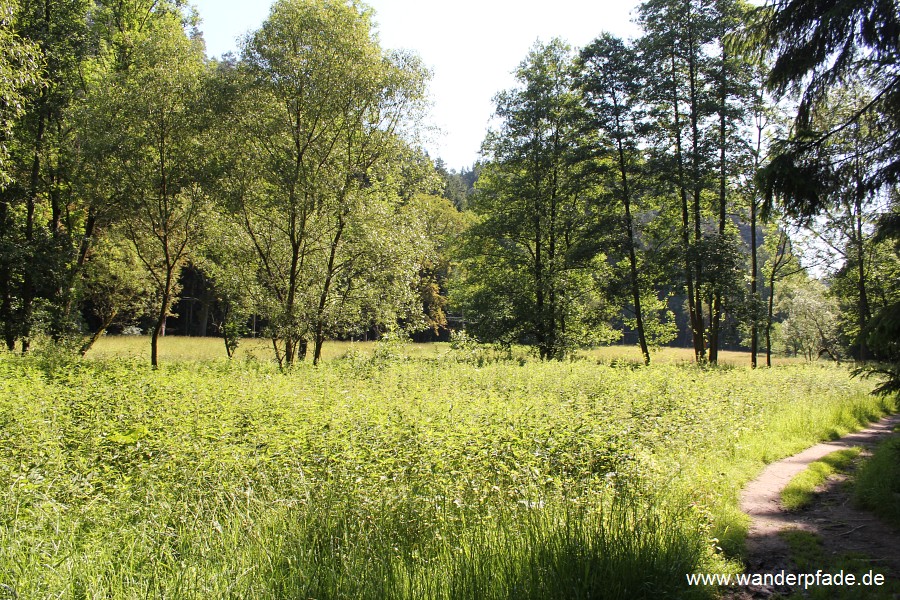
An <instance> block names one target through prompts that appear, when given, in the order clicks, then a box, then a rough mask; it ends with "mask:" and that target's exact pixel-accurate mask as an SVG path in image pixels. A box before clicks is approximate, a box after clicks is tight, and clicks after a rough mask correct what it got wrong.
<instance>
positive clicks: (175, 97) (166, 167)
mask: <svg viewBox="0 0 900 600" xmlns="http://www.w3.org/2000/svg"><path fill="white" fill-rule="evenodd" d="M130 40H131V43H130V45H129V50H128V51H129V61H128V63H127V67H126V68H121V69H111V70H108V71H107V72H105V73H104V74H103V75H102V78H101V81H100V82H99V85H98V87H97V89H96V92H95V94H94V95H93V97H92V100H93V105H92V111H91V117H92V119H93V120H94V123H95V126H96V125H98V124H100V125H102V131H104V132H107V133H110V134H111V135H112V136H113V139H114V142H115V146H116V150H115V152H113V153H111V154H110V155H109V156H108V157H107V158H106V164H105V165H104V169H103V173H104V174H105V176H106V177H107V178H109V179H112V178H121V181H120V182H119V183H118V186H119V189H118V190H117V191H118V196H119V197H120V198H121V205H120V209H121V219H122V223H123V231H124V233H125V235H126V236H127V238H128V239H129V240H130V241H131V243H132V244H133V246H134V248H135V250H136V252H137V256H138V258H139V259H140V261H141V263H142V264H143V266H144V268H145V269H146V270H147V273H148V274H149V275H150V277H151V278H152V279H153V281H154V283H155V287H156V290H155V291H156V309H155V315H154V317H155V319H154V327H153V330H152V333H151V341H150V344H151V352H150V360H151V363H152V364H153V365H154V366H156V365H157V364H158V346H159V337H160V336H161V335H164V332H165V330H164V328H165V322H166V318H167V317H168V315H169V312H170V309H171V306H172V303H173V300H174V298H175V295H176V294H177V289H178V278H179V273H180V271H181V268H182V266H183V265H184V264H185V262H186V261H187V259H188V257H189V253H190V251H191V249H192V246H193V245H195V244H196V243H197V242H198V240H199V236H200V234H201V229H200V224H201V214H202V212H203V207H204V204H205V201H206V193H205V191H204V189H203V188H202V186H201V183H202V182H203V171H204V169H203V167H202V162H203V159H204V153H203V139H202V138H203V135H204V132H205V131H206V130H207V123H205V122H204V119H203V117H204V115H205V114H206V111H205V110H204V106H203V104H202V102H201V100H202V98H203V94H202V85H203V80H204V78H205V76H206V75H205V73H206V66H205V59H204V53H203V47H202V43H201V42H200V41H199V40H196V39H190V38H189V37H188V36H187V35H186V34H185V31H184V28H183V23H182V20H181V18H180V15H179V14H177V13H168V12H163V13H160V14H158V15H156V19H155V21H154V22H153V25H152V27H148V28H147V29H146V30H145V31H144V32H143V33H140V32H136V31H132V32H131V37H130ZM104 139H105V138H104ZM106 141H109V140H106ZM109 179H107V181H109Z"/></svg>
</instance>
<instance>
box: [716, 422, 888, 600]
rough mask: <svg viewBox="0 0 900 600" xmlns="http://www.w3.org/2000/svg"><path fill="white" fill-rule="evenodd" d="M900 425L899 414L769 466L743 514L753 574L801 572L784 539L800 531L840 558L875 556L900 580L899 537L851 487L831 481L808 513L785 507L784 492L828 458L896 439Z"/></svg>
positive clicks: (748, 593)
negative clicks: (860, 505)
mask: <svg viewBox="0 0 900 600" xmlns="http://www.w3.org/2000/svg"><path fill="white" fill-rule="evenodd" d="M898 425H900V414H896V415H892V416H889V417H887V418H885V419H882V420H881V421H879V422H878V423H875V424H873V425H871V426H870V427H868V428H866V429H863V430H862V431H858V432H856V433H852V434H850V435H847V436H845V437H843V438H841V439H840V440H837V441H833V442H824V443H821V444H817V445H815V446H813V447H811V448H808V449H806V450H804V451H803V452H801V453H799V454H795V455H794V456H791V457H788V458H785V459H783V460H780V461H777V462H774V463H772V464H770V465H769V466H768V467H766V469H765V470H764V471H763V472H762V473H761V474H760V476H759V477H757V478H756V479H755V480H753V481H752V482H750V484H748V485H747V487H745V488H744V491H743V492H742V494H741V503H740V506H741V510H742V511H744V512H745V513H747V514H748V515H749V516H750V518H751V524H750V532H749V534H748V536H747V565H746V571H747V572H748V573H777V572H780V571H781V570H782V569H783V570H785V571H787V572H796V569H795V568H794V567H793V565H792V564H791V561H790V553H789V551H788V546H787V543H786V542H785V541H784V539H782V537H781V536H780V535H778V534H779V532H780V531H783V530H786V529H799V530H803V531H808V532H810V533H814V534H816V535H817V536H819V537H820V539H821V540H822V544H823V546H824V548H825V551H826V552H828V553H831V554H833V555H835V556H840V555H846V554H849V553H859V554H863V555H866V556H868V557H871V558H872V560H871V561H870V562H871V563H872V564H874V565H876V566H878V567H879V570H880V571H882V572H883V573H884V574H885V575H887V576H889V577H893V578H898V577H900V532H898V531H896V530H894V529H892V528H890V527H889V526H888V525H886V524H884V523H883V522H882V521H881V520H879V519H878V518H877V517H876V516H875V515H873V514H871V513H869V512H866V511H861V510H858V509H856V508H855V507H854V506H853V502H852V499H851V498H850V496H849V494H848V491H847V489H846V486H844V485H842V484H841V481H840V480H839V478H836V479H834V480H830V481H829V482H827V483H826V485H825V486H824V487H823V490H822V493H821V494H820V495H819V496H818V497H817V498H816V500H815V502H814V503H813V505H812V506H811V507H810V508H809V509H806V510H802V511H798V512H788V511H786V510H784V509H783V508H782V507H781V502H780V495H781V490H782V489H784V487H785V486H786V485H787V484H788V482H789V481H790V480H791V479H793V478H794V476H796V475H798V474H799V473H800V472H802V471H803V470H805V469H806V468H807V467H808V466H809V464H810V463H812V462H814V461H816V460H819V459H820V458H822V457H823V456H825V455H827V454H830V453H832V452H835V451H837V450H843V449H845V448H850V447H853V446H860V447H862V448H863V449H864V452H869V451H871V449H872V448H873V447H874V446H875V445H877V444H878V443H880V442H881V441H882V440H884V439H886V438H887V437H888V436H890V435H891V433H892V432H893V429H894V428H895V427H897V426H898ZM732 592H733V593H730V594H729V595H728V597H730V598H736V599H737V598H766V597H769V596H772V595H773V594H775V593H780V594H785V593H788V592H790V590H789V589H787V588H782V589H777V588H747V589H740V590H733V591H732Z"/></svg>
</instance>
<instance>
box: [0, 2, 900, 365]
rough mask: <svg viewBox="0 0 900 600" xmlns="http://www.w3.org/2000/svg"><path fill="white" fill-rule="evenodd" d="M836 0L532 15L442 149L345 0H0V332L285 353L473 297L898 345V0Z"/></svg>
mask: <svg viewBox="0 0 900 600" xmlns="http://www.w3.org/2000/svg"><path fill="white" fill-rule="evenodd" d="M825 5H827V6H825ZM825 5H822V6H820V5H819V4H816V5H811V4H810V3H807V2H802V1H801V0H792V1H790V2H786V3H785V2H780V3H770V4H768V5H766V6H763V7H752V6H750V5H749V4H747V3H745V2H743V1H741V0H647V1H645V2H644V3H643V4H641V6H640V7H639V11H638V22H639V24H640V25H641V28H642V30H643V33H642V35H641V36H640V37H639V38H638V39H637V40H634V41H623V40H620V39H617V38H616V37H614V36H612V35H609V34H602V35H600V36H599V37H597V39H595V40H594V41H593V42H592V43H590V44H588V45H587V46H586V47H584V48H581V49H572V48H570V47H569V46H567V45H566V44H565V43H564V42H562V41H560V40H552V41H551V42H549V43H546V44H540V43H538V44H535V46H534V47H533V48H532V49H531V50H530V52H529V53H528V55H527V56H526V57H525V60H524V61H523V62H522V63H521V65H519V67H518V68H517V70H516V72H515V75H516V78H517V81H518V85H517V86H516V87H515V88H513V89H510V90H506V91H502V92H500V93H499V94H498V95H497V97H496V99H495V104H496V116H497V121H496V122H497V123H499V126H498V127H497V128H496V129H494V130H492V131H490V132H488V135H487V137H486V139H485V142H484V145H483V151H482V159H481V160H480V161H479V162H478V163H476V164H474V165H472V167H471V168H463V169H462V170H461V171H459V172H457V171H456V170H452V169H448V167H447V166H446V165H445V164H444V163H443V162H442V161H441V160H440V159H436V160H432V159H431V158H430V157H429V156H428V155H427V154H426V153H424V152H423V151H422V150H421V149H420V144H419V140H418V130H417V127H416V124H417V123H418V122H420V121H421V120H422V115H423V111H424V110H425V98H426V86H427V70H426V69H425V68H424V66H423V65H422V64H421V61H420V60H419V58H418V57H416V56H415V55H413V54H410V53H405V52H394V51H389V50H385V49H383V48H381V47H380V46H379V45H378V43H377V39H376V37H375V36H374V35H373V20H372V14H371V11H370V10H369V9H368V8H366V7H365V6H364V5H362V4H358V3H349V2H344V1H341V0H278V1H277V2H276V3H275V4H274V6H273V7H272V11H271V13H270V15H269V18H268V19H267V20H266V21H265V22H264V23H263V25H262V26H261V27H260V28H259V29H258V30H257V31H255V32H253V33H251V34H250V35H248V36H247V37H246V39H244V40H243V43H242V45H241V50H240V55H239V56H231V55H229V56H226V57H223V58H222V59H219V60H212V59H209V58H207V57H206V54H205V48H204V43H203V38H202V33H201V32H200V30H199V22H198V19H197V15H196V14H195V13H194V12H193V11H192V10H191V9H190V8H189V7H186V6H185V5H184V3H182V2H178V1H176V0H117V1H115V2H112V1H109V0H0V47H2V53H0V329H2V331H0V335H2V337H3V342H4V344H5V345H6V347H7V348H8V349H9V350H10V351H19V352H23V353H25V352H28V351H29V349H30V348H31V346H32V343H33V340H35V339H36V337H37V336H46V337H48V338H49V339H50V340H52V341H53V342H54V343H56V344H58V345H65V346H71V348H72V349H73V351H81V352H87V350H88V349H89V348H90V346H91V344H93V343H94V342H95V341H96V340H97V339H98V337H99V336H100V335H102V333H103V332H104V331H106V330H108V329H110V328H115V327H119V328H121V327H124V326H126V325H130V324H134V323H138V322H139V323H141V324H142V325H144V326H145V328H146V329H147V330H148V331H149V332H150V334H151V335H150V338H151V360H152V362H153V364H156V363H157V362H158V344H159V338H160V337H161V336H163V335H165V329H166V326H167V324H168V325H169V327H170V331H171V327H172V326H174V327H177V329H178V333H182V334H198V335H206V334H209V333H215V334H218V335H221V336H222V338H223V340H224V342H225V346H226V349H227V351H228V353H229V355H231V354H232V353H233V351H234V349H235V348H236V347H237V344H238V343H239V340H240V338H241V337H242V336H245V335H247V334H248V333H251V332H252V334H255V335H258V336H261V337H267V338H268V339H269V340H271V346H272V351H273V354H274V356H275V357H276V359H277V360H278V362H279V363H280V364H282V365H283V366H288V365H290V364H292V363H294V362H296V361H298V360H303V359H305V358H306V357H307V356H309V355H311V359H312V361H313V362H318V361H319V360H320V358H321V352H322V345H323V343H324V342H325V340H326V339H331V338H349V337H362V336H368V335H369V334H370V333H371V334H374V335H378V334H380V333H382V332H385V331H388V330H394V329H400V330H404V331H406V332H409V333H414V334H416V335H417V336H418V339H446V337H447V335H448V332H449V330H450V329H451V328H462V327H465V328H466V329H467V331H468V332H469V333H471V334H473V335H475V336H477V337H478V338H479V339H481V340H482V341H489V342H499V343H502V344H512V343H524V344H529V345H533V346H534V347H535V348H536V349H537V351H538V353H539V354H540V356H541V357H542V358H545V359H560V358H563V357H565V356H567V355H568V354H570V353H571V352H572V351H573V350H574V349H576V348H579V347H584V346H590V345H596V344H601V343H609V342H612V341H616V340H621V339H623V336H625V339H627V340H628V341H633V342H634V343H636V344H637V345H638V346H639V347H640V349H641V353H642V355H643V359H644V362H646V363H649V362H650V360H651V356H652V348H653V347H655V346H659V345H662V344H668V343H678V342H686V343H688V344H689V345H691V346H692V347H693V350H694V354H695V357H696V360H697V361H698V362H710V363H716V362H717V361H718V360H719V354H720V351H721V350H722V349H724V348H726V347H727V348H737V347H742V348H744V347H746V348H749V349H750V350H751V357H752V358H751V361H752V364H753V365H754V366H756V364H757V356H758V354H760V353H761V352H763V350H765V353H766V357H767V362H768V363H769V364H770V363H771V353H772V351H773V349H774V348H779V349H781V350H784V351H788V352H793V353H797V354H802V355H805V356H808V357H810V358H814V357H818V356H821V355H827V356H831V357H833V358H836V359H841V358H843V357H847V356H853V357H856V358H859V359H862V360H868V359H879V360H882V361H887V363H886V364H888V366H887V367H873V368H874V369H880V370H881V371H882V372H888V373H889V374H891V373H893V374H894V376H896V366H895V365H896V363H897V361H898V355H900V350H898V347H897V342H896V340H897V339H900V335H898V333H900V330H898V323H900V316H898V313H900V308H898V306H900V304H898V303H900V286H898V283H900V259H898V253H897V241H898V235H897V231H898V228H897V220H898V219H897V214H898V187H897V183H898V178H900V166H898V165H900V161H898V157H900V137H898V133H897V132H898V131H900V127H898V125H900V92H898V90H900V85H898V77H900V72H898V69H900V67H898V56H900V44H898V35H900V33H898V32H900V26H898V16H897V14H898V11H897V8H898V7H897V3H896V2H894V1H889V2H881V1H878V0H854V1H850V0H829V2H826V3H825ZM811 268H814V270H810V269H811ZM811 275H816V276H817V277H819V278H820V279H821V281H817V280H816V279H814V278H812V277H811ZM891 365H894V366H891Z"/></svg>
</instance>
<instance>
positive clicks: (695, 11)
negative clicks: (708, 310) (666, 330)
mask: <svg viewBox="0 0 900 600" xmlns="http://www.w3.org/2000/svg"><path fill="white" fill-rule="evenodd" d="M639 10H640V22H641V24H642V26H643V28H644V30H645V31H646V32H647V33H646V35H645V37H644V38H643V39H642V40H641V42H640V43H641V51H642V54H643V58H644V67H643V68H644V73H645V75H646V76H645V82H646V90H645V93H646V94H647V101H648V103H649V104H650V107H651V116H652V118H653V120H654V130H653V131H652V138H653V139H652V141H653V145H654V146H655V148H654V153H653V154H654V155H653V162H654V164H655V168H656V171H657V173H658V176H659V178H660V179H661V187H663V188H664V189H665V188H674V190H673V191H674V194H675V196H676V197H677V204H678V205H679V206H680V212H681V215H680V216H681V223H680V227H679V234H680V238H681V239H680V241H681V248H680V253H681V257H682V262H683V273H684V289H685V293H686V296H687V306H688V315H689V321H690V327H691V334H692V339H693V345H694V356H695V359H696V360H697V361H698V362H699V361H705V360H706V358H707V354H706V350H707V346H706V336H705V330H706V325H705V323H704V317H703V293H702V283H703V277H704V273H703V263H702V260H701V257H702V253H701V249H700V246H701V244H702V243H703V214H702V202H701V200H702V195H703V189H704V187H705V186H707V185H708V177H707V173H708V170H709V167H710V165H711V164H713V163H711V157H710V150H711V147H710V145H709V144H708V143H707V142H708V138H709V136H708V135H706V132H705V131H704V130H703V126H704V124H706V125H708V123H706V117H708V116H709V115H710V109H709V107H710V106H715V102H714V101H713V99H712V98H710V96H709V94H708V90H707V87H706V86H705V85H704V81H703V79H702V77H703V74H704V66H705V63H706V62H707V61H706V56H705V54H704V52H703V47H704V46H705V45H707V44H710V43H711V42H712V41H713V39H714V36H713V33H714V16H715V14H714V11H713V10H712V7H711V6H710V5H707V4H705V3H701V2H696V1H694V0H648V1H647V2H645V3H643V4H642V5H641V6H640V9H639ZM660 68H662V69H663V71H662V73H664V75H663V76H658V73H659V70H660ZM651 73H652V75H651ZM667 191H668V190H667Z"/></svg>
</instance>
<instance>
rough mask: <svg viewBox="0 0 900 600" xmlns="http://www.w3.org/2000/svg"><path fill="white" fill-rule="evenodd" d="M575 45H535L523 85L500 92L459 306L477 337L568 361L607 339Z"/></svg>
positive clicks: (520, 74)
mask: <svg viewBox="0 0 900 600" xmlns="http://www.w3.org/2000/svg"><path fill="white" fill-rule="evenodd" d="M571 67H572V57H571V51H570V49H569V48H568V46H566V45H565V44H563V43H562V42H561V41H559V40H554V41H552V42H550V43H549V44H547V45H539V44H538V45H535V46H534V47H533V48H532V49H531V51H530V52H529V54H528V57H527V58H526V59H525V60H524V61H523V62H522V63H521V65H519V68H518V69H517V71H516V78H517V80H518V83H519V87H517V88H515V89H512V90H507V91H505V92H502V93H501V94H499V95H498V96H497V98H496V104H497V108H496V112H497V116H498V117H499V118H500V119H501V121H502V125H501V128H500V130H498V131H494V132H492V133H490V134H489V135H488V138H487V140H486V141H485V150H486V152H487V153H488V157H489V159H490V160H489V162H487V163H486V164H485V167H484V170H483V171H482V172H481V175H480V178H479V181H478V193H477V196H476V200H475V202H474V205H473V210H474V211H475V212H476V213H477V214H478V215H479V216H480V217H481V218H480V219H479V220H478V221H477V222H475V223H474V224H473V225H472V226H471V227H470V228H469V231H468V234H467V241H466V244H465V247H464V249H463V255H464V257H465V258H464V261H463V265H462V269H461V270H462V275H461V278H462V279H461V283H460V293H459V294H458V296H457V298H456V302H457V304H458V305H459V306H460V307H461V308H462V309H463V310H464V311H465V313H466V322H467V327H469V329H470V330H471V331H472V332H473V333H475V334H476V335H477V336H478V337H479V338H482V339H484V340H486V341H500V342H503V343H507V344H509V343H512V342H520V341H521V342H524V343H527V344H530V345H534V346H536V347H537V348H538V350H539V352H540V355H541V357H542V358H545V359H549V358H562V357H564V356H565V355H566V354H567V353H568V352H570V351H571V350H572V349H574V348H577V347H578V346H579V345H585V344H590V343H596V342H599V341H601V340H602V339H604V338H607V334H608V331H609V329H608V326H607V325H606V320H605V319H604V317H605V316H606V314H605V308H606V307H605V306H604V305H605V301H606V299H605V298H604V297H603V295H602V293H601V289H600V286H599V285H598V282H597V280H598V279H600V278H602V277H603V275H604V270H605V269H604V265H603V257H602V256H601V255H600V245H599V244H600V242H601V239H600V238H601V237H602V236H603V235H605V234H604V230H603V229H602V226H601V221H600V219H599V217H598V215H597V211H595V210H593V208H592V206H591V203H590V194H591V186H592V185H594V182H593V178H592V177H591V176H590V172H589V171H588V170H587V169H586V168H585V166H584V163H581V162H579V161H577V160H576V153H577V147H578V141H579V139H580V137H581V135H582V133H581V131H580V128H579V122H578V120H577V115H578V114H579V110H580V109H579V98H578V95H577V94H576V93H575V92H574V91H573V82H572V74H571Z"/></svg>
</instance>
